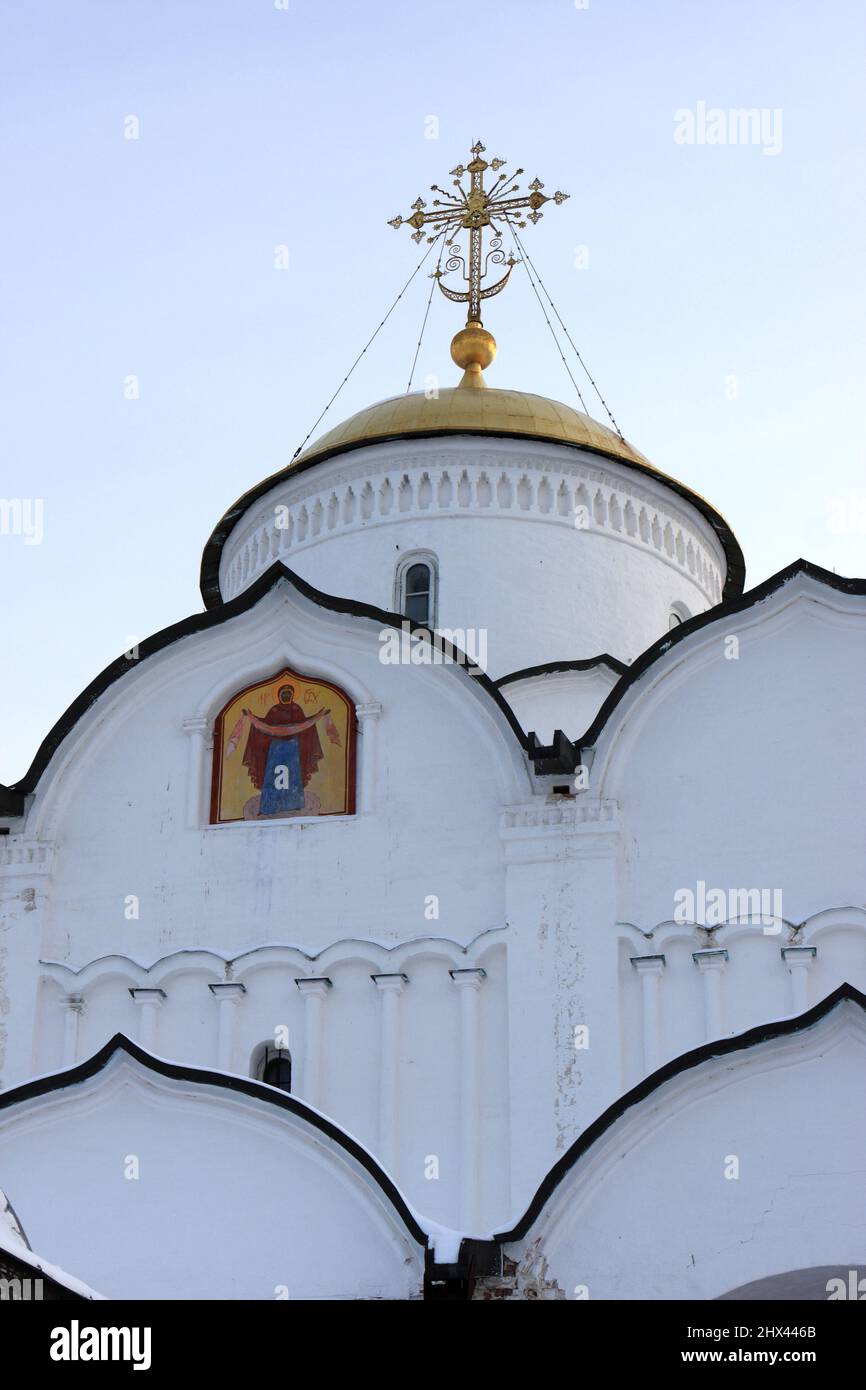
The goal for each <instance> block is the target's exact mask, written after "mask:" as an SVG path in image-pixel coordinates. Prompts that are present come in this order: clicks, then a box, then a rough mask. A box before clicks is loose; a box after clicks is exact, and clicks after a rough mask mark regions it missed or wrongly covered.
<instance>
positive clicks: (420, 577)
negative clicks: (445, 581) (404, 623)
mask: <svg viewBox="0 0 866 1390" xmlns="http://www.w3.org/2000/svg"><path fill="white" fill-rule="evenodd" d="M432 582H433V576H432V574H431V571H430V566H429V565H422V564H418V565H410V566H409V568H408V569H407V571H406V596H405V599H404V609H403V611H404V612H405V614H406V617H407V618H411V619H412V621H413V622H415V623H425V624H427V623H429V622H430V598H431V594H432Z"/></svg>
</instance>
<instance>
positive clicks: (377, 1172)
mask: <svg viewBox="0 0 866 1390" xmlns="http://www.w3.org/2000/svg"><path fill="white" fill-rule="evenodd" d="M117 1052H125V1053H126V1054H127V1056H129V1057H131V1058H132V1059H133V1060H134V1061H136V1062H139V1063H140V1064H141V1065H142V1066H144V1067H147V1068H148V1069H149V1070H150V1071H153V1072H156V1073H157V1074H158V1075H159V1076H167V1077H169V1078H170V1079H171V1080H172V1081H193V1082H196V1081H197V1082H201V1084H202V1085H205V1086H217V1087H219V1088H221V1089H222V1090H224V1091H237V1092H238V1093H239V1094H240V1095H244V1096H250V1097H251V1098H252V1099H253V1100H262V1101H266V1102H268V1104H270V1105H275V1106H276V1107H277V1109H279V1110H288V1111H289V1112H290V1113H291V1114H292V1115H297V1116H298V1117H299V1119H302V1120H306V1122H307V1124H309V1125H312V1127H313V1129H318V1130H319V1131H320V1132H321V1133H322V1134H325V1135H327V1137H328V1138H329V1139H332V1140H333V1141H334V1142H335V1143H336V1144H337V1145H339V1147H340V1148H342V1149H345V1150H346V1152H347V1153H349V1154H351V1156H352V1158H354V1159H355V1160H356V1162H357V1163H359V1164H360V1165H361V1167H362V1168H364V1169H365V1170H366V1172H368V1173H369V1174H370V1177H371V1178H373V1180H374V1181H375V1182H376V1183H377V1184H378V1185H379V1187H380V1188H381V1189H382V1191H383V1193H384V1194H385V1196H386V1197H387V1198H388V1201H389V1202H390V1203H391V1205H392V1206H393V1207H394V1209H395V1211H397V1212H398V1213H399V1215H400V1217H401V1219H402V1221H403V1224H404V1225H405V1226H406V1229H407V1230H408V1231H409V1233H410V1235H412V1237H413V1238H414V1239H415V1240H416V1241H417V1242H418V1244H419V1245H421V1246H423V1247H424V1249H425V1250H426V1249H427V1246H428V1237H427V1232H426V1231H425V1230H424V1229H423V1228H422V1227H421V1226H420V1225H419V1224H418V1222H417V1220H416V1219H415V1216H414V1215H413V1213H412V1211H411V1209H410V1208H409V1206H408V1205H407V1204H406V1201H405V1199H404V1198H403V1197H402V1195H401V1194H400V1192H399V1191H398V1189H397V1188H396V1187H395V1186H394V1183H393V1182H392V1181H391V1179H390V1178H389V1177H388V1174H387V1173H386V1172H385V1170H384V1168H380V1166H379V1164H378V1163H377V1162H376V1160H375V1158H373V1156H372V1154H370V1153H369V1152H368V1151H367V1150H366V1149H365V1148H364V1147H363V1146H362V1145H361V1144H359V1143H358V1141H357V1140H356V1139H353V1138H352V1137H351V1135H349V1134H346V1133H345V1132H344V1131H343V1130H342V1129H340V1128H339V1126H338V1125H335V1124H334V1123H333V1122H332V1121H331V1120H328V1119H326V1118H325V1116H324V1115H320V1114H319V1113H318V1111H316V1110H312V1109H310V1107H309V1106H308V1105H306V1104H305V1102H304V1101H302V1100H299V1099H298V1098H297V1097H296V1096H292V1095H288V1094H287V1093H286V1092H285V1091H278V1090H276V1089H275V1088H274V1087H273V1086H266V1085H265V1084H264V1083H263V1082H261V1081H254V1080H252V1078H251V1077H246V1076H233V1075H230V1074H229V1073H227V1072H221V1071H212V1070H211V1069H210V1068H209V1067H191V1066H187V1065H186V1064H185V1063H183V1062H169V1061H166V1059H165V1058H163V1057H154V1056H153V1055H152V1054H151V1053H150V1052H147V1051H145V1049H144V1048H142V1047H139V1045H138V1043H134V1042H132V1040H131V1039H130V1038H128V1037H127V1036H126V1035H125V1033H115V1034H114V1037H113V1038H110V1039H109V1041H108V1042H107V1043H105V1045H104V1046H103V1047H101V1048H100V1049H99V1051H98V1052H94V1054H93V1056H92V1057H88V1058H87V1060H86V1061H84V1062H78V1063H76V1065H75V1066H74V1067H69V1068H68V1070H66V1071H58V1072H52V1073H51V1074H50V1075H48V1076H37V1077H36V1078H34V1080H32V1081H25V1082H24V1083H23V1085H21V1086H15V1087H13V1088H12V1089H11V1090H9V1091H0V1111H2V1110H6V1109H8V1108H9V1107H10V1106H13V1105H19V1104H20V1103H21V1102H22V1101H27V1100H33V1099H35V1098H36V1097H37V1096H44V1095H49V1094H50V1093H51V1092H52V1091H62V1090H65V1089H66V1088H67V1087H69V1086H77V1085H78V1083H79V1082H81V1081H87V1080H88V1079H89V1078H90V1077H91V1076H95V1075H96V1074H97V1072H100V1071H102V1070H103V1068H104V1067H106V1066H107V1065H108V1063H109V1062H110V1061H111V1059H112V1057H113V1056H114V1055H115V1053H117Z"/></svg>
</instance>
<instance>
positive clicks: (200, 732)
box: [183, 714, 210, 828]
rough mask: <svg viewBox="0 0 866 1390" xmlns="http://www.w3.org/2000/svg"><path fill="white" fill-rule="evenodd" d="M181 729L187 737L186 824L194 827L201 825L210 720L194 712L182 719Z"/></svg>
mask: <svg viewBox="0 0 866 1390" xmlns="http://www.w3.org/2000/svg"><path fill="white" fill-rule="evenodd" d="M183 731H184V733H185V734H187V735H188V737H189V760H188V769H187V811H186V819H187V825H189V826H190V827H192V828H195V827H197V826H199V825H201V823H202V820H205V821H206V820H207V819H208V817H207V816H206V815H205V816H202V798H203V796H204V788H205V786H206V785H207V782H208V779H207V778H206V777H205V766H204V764H205V754H206V752H207V744H208V735H209V733H210V721H209V720H207V719H205V718H204V716H203V715H199V714H196V715H194V716H193V717H192V718H191V719H185V720H184V721H183Z"/></svg>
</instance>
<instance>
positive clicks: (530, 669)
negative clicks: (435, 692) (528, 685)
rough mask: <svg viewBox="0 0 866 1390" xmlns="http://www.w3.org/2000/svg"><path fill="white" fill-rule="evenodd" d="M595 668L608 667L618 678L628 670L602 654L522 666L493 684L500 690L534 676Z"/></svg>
mask: <svg viewBox="0 0 866 1390" xmlns="http://www.w3.org/2000/svg"><path fill="white" fill-rule="evenodd" d="M596 666H609V667H610V669H611V670H612V671H614V672H616V674H617V675H618V676H624V675H625V673H626V671H627V670H628V666H627V665H626V664H625V662H624V661H617V659H616V657H615V656H609V655H608V653H607V652H602V653H601V655H600V656H587V657H583V658H582V659H581V660H580V661H545V662H544V664H543V665H542V666H524V667H522V669H521V670H520V671H512V672H511V674H510V675H507V676H500V677H499V679H498V680H496V681H494V682H493V684H494V685H495V686H496V689H497V690H501V688H502V686H503V685H511V684H512V683H513V682H514V681H524V680H531V679H532V678H533V677H534V676H549V675H553V674H554V673H555V672H556V671H591V670H592V669H593V668H594V667H596Z"/></svg>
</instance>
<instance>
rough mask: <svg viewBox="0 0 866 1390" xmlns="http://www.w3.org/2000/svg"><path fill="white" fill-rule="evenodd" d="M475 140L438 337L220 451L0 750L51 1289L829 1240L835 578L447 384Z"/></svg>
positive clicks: (842, 1080) (848, 771) (341, 1284)
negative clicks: (170, 618)
mask: <svg viewBox="0 0 866 1390" xmlns="http://www.w3.org/2000/svg"><path fill="white" fill-rule="evenodd" d="M472 156H473V158H472V160H471V162H470V164H469V165H468V166H467V167H466V169H465V170H464V169H463V168H462V166H458V169H459V170H460V173H459V174H458V180H459V179H460V178H461V177H464V176H466V177H468V180H469V188H468V191H467V192H466V193H465V200H464V202H462V203H461V204H460V208H459V225H460V227H461V228H462V230H463V232H464V233H466V234H468V238H469V254H468V256H467V257H466V259H465V262H464V263H463V264H464V268H465V273H466V283H467V285H468V288H467V289H466V290H465V291H460V292H458V291H456V290H454V289H453V288H452V289H451V291H450V293H449V294H448V297H449V298H458V299H460V298H462V299H464V300H468V304H469V321H468V323H467V327H466V328H464V329H463V330H462V331H461V332H460V333H458V334H457V336H456V338H455V339H454V343H453V344H452V355H453V357H454V360H455V362H456V363H457V364H458V367H459V368H460V369H461V370H462V377H461V376H460V374H459V372H458V373H455V377H454V384H449V385H447V386H442V387H441V389H439V390H438V391H436V390H432V391H430V390H428V391H427V392H418V393H409V394H405V395H400V396H395V397H393V398H392V399H390V400H385V401H380V402H378V403H376V404H374V405H372V406H370V407H369V408H368V409H366V410H362V411H361V412H360V413H358V414H356V415H354V416H352V417H351V418H350V419H348V420H345V421H344V422H343V423H341V424H339V425H337V426H336V428H333V429H331V430H330V431H329V432H327V433H325V434H323V435H321V436H320V437H319V438H318V439H317V440H316V441H315V442H313V443H312V444H311V445H310V446H309V447H308V448H307V449H306V450H305V451H304V452H303V453H301V454H300V455H299V456H298V457H296V458H295V459H294V460H293V461H292V463H291V464H290V465H289V466H288V467H286V468H284V469H283V470H282V471H281V472H279V473H276V474H274V475H273V476H272V477H269V478H266V479H265V480H264V481H263V482H257V483H254V484H253V486H251V487H250V488H249V490H248V491H246V492H245V493H244V495H243V496H242V497H241V498H240V499H239V500H238V501H237V502H235V503H234V504H233V505H232V506H231V507H229V509H228V511H227V512H226V513H225V515H224V516H223V518H222V519H221V520H220V521H219V522H218V523H217V525H216V527H215V529H214V530H213V533H212V535H211V537H210V539H209V540H208V542H207V545H206V546H205V550H204V556H203V561H202V569H201V587H202V595H203V599H204V611H203V612H200V613H196V614H194V615H193V616H191V617H190V618H188V619H186V620H185V621H183V622H181V623H178V624H177V625H175V626H174V627H171V628H168V629H166V630H165V631H162V632H159V633H157V634H156V635H154V636H153V637H151V638H149V639H148V640H147V641H144V642H142V643H141V645H140V647H139V648H138V649H137V650H136V651H133V652H130V653H127V654H125V655H124V656H122V657H120V658H118V659H117V660H116V661H115V662H114V663H113V664H112V665H111V666H109V667H108V668H107V669H106V670H105V671H103V672H102V673H101V674H100V675H98V676H97V677H96V678H95V679H94V680H93V682H92V683H91V684H90V685H89V686H88V687H87V689H86V690H84V691H83V692H82V693H81V695H80V696H79V697H78V698H77V699H76V700H75V701H74V703H73V704H72V705H71V706H70V708H69V709H68V710H67V711H66V713H65V714H64V715H63V716H62V718H61V719H60V721H59V722H58V723H57V724H56V725H55V727H54V728H53V729H52V730H51V731H50V732H49V733H48V734H47V735H46V737H45V739H44V741H43V743H42V745H41V746H40V748H39V749H38V751H37V752H36V755H35V758H34V760H33V763H32V766H31V768H30V770H29V772H28V773H27V775H26V776H25V777H24V778H23V779H22V780H21V781H20V782H19V783H18V784H16V785H14V786H10V787H2V788H0V1189H2V1196H0V1273H3V1272H4V1271H5V1272H8V1271H18V1272H19V1273H22V1274H23V1273H26V1272H28V1271H30V1272H32V1273H34V1274H41V1275H42V1276H43V1277H44V1279H45V1280H46V1281H47V1282H48V1284H49V1285H50V1287H51V1288H53V1289H55V1294H54V1295H52V1296H58V1297H75V1296H82V1295H83V1296H85V1297H92V1296H97V1295H101V1296H102V1297H105V1298H109V1299H152V1298H160V1299H166V1298H168V1299H186V1298H198V1299H201V1298H205V1299H259V1300H261V1299H265V1300H266V1299H275V1298H277V1299H279V1298H288V1299H422V1298H428V1299H437V1298H438V1299H444V1298H451V1299H459V1298H466V1299H469V1298H475V1299H493V1298H496V1299H508V1298H514V1299H531V1298H542V1299H575V1300H580V1299H590V1300H605V1299H622V1300H626V1299H640V1300H655V1299H665V1300H681V1299H700V1300H714V1299H724V1298H731V1297H747V1298H767V1299H779V1300H789V1299H790V1300H794V1299H826V1298H828V1297H832V1296H835V1295H834V1293H833V1290H834V1289H835V1288H836V1287H837V1284H836V1283H834V1281H838V1280H841V1281H843V1283H845V1284H846V1287H847V1281H848V1280H849V1278H850V1272H851V1271H852V1270H853V1271H855V1272H856V1273H855V1278H856V1279H859V1278H860V1277H861V1276H862V1275H863V1274H864V1273H866V1270H864V1265H866V1202H864V1199H863V1186H862V1173H863V1170H864V1168H866V1106H864V1103H863V1102H864V1083H866V997H864V993H862V992H861V991H864V992H866V834H864V810H863V806H864V794H863V789H864V786H866V740H864V717H863V709H864V704H863V692H864V689H866V581H864V580H862V579H844V578H840V577H838V576H836V575H835V574H831V573H829V572H827V571H825V570H823V569H819V568H817V567H815V566H813V565H810V564H809V563H807V562H806V561H803V560H795V561H794V562H793V563H792V564H790V565H789V566H788V567H787V568H786V569H784V570H782V571H781V572H780V573H778V574H776V575H774V576H773V577H772V578H771V579H769V580H767V581H765V582H764V583H762V584H760V585H759V586H758V587H756V588H752V589H750V590H745V589H744V581H745V564H744V559H743V555H742V552H741V550H740V547H739V545H738V543H737V540H736V538H735V536H734V534H733V532H732V530H731V528H730V526H729V524H728V523H727V522H726V521H725V519H724V518H723V517H722V516H721V515H720V514H719V513H718V512H717V511H716V510H715V508H714V507H713V505H712V504H711V503H710V502H708V501H706V500H704V499H703V498H702V497H700V496H698V495H697V494H696V493H695V492H693V491H692V490H691V489H690V488H689V487H688V485H687V484H686V483H684V482H679V481H676V480H674V479H673V478H671V477H669V476H668V475H667V474H666V473H664V472H663V471H661V469H660V468H659V467H658V466H656V464H655V463H654V462H650V461H649V460H648V459H647V458H645V457H644V456H643V454H641V453H640V452H639V451H638V450H637V449H636V448H635V447H634V446H633V445H631V444H630V443H628V442H626V440H625V439H624V438H623V437H622V435H621V434H620V433H619V432H618V431H617V430H616V429H615V428H614V427H613V426H606V425H603V424H600V423H598V422H596V421H595V420H594V419H591V418H589V416H588V415H586V414H585V413H583V412H581V411H578V410H576V409H573V408H572V407H571V406H569V405H565V404H562V403H560V402H559V401H556V400H553V399H548V398H547V397H542V396H538V395H531V394H528V393H525V392H522V391H518V390H505V389H501V388H497V387H496V386H495V385H488V384H487V382H486V380H485V370H486V369H487V368H489V367H490V365H491V363H492V359H493V356H494V353H495V344H494V342H493V339H492V337H491V335H490V334H489V333H488V332H487V330H486V329H485V328H484V327H483V326H482V320H481V313H480V309H481V300H482V299H483V298H485V297H489V295H490V294H492V293H494V292H496V291H497V290H498V289H500V288H502V284H503V283H504V280H503V281H500V282H499V283H498V284H495V285H493V286H490V287H488V288H486V289H485V288H484V284H483V281H482V280H481V278H480V268H481V257H480V255H478V254H476V251H477V250H478V248H479V246H480V238H481V235H482V234H485V235H489V234H491V232H494V233H495V232H496V230H497V220H499V221H500V223H502V224H504V223H507V222H508V221H509V219H510V218H511V217H513V216H516V214H515V213H513V212H512V211H511V207H512V206H514V207H519V206H520V202H519V199H518V198H517V197H512V198H511V204H510V205H509V206H508V207H505V206H504V204H503V205H501V206H497V202H496V199H497V198H499V199H500V200H502V199H503V195H504V194H506V193H507V194H509V195H511V193H512V191H513V190H512V186H511V185H510V184H508V183H507V181H506V183H505V184H502V182H501V180H496V181H495V182H493V183H491V185H490V188H489V190H485V188H484V175H485V173H487V171H488V170H490V171H492V172H491V173H490V174H488V178H493V177H494V175H495V174H496V171H497V169H498V165H499V163H500V161H490V162H489V163H488V162H487V161H486V160H485V159H484V158H483V147H481V146H476V147H474V149H473V151H472ZM536 184H537V181H536ZM540 187H541V185H538V186H537V187H535V185H530V188H531V190H532V192H531V193H530V195H529V196H528V197H527V198H526V199H525V200H524V202H523V204H522V206H523V208H524V209H526V208H528V209H529V220H530V221H532V220H537V215H540V214H539V212H538V209H539V207H540V205H541V204H542V203H546V202H550V203H553V202H554V201H556V202H559V201H560V200H561V199H562V198H564V196H565V195H560V194H557V195H555V199H553V198H551V199H548V198H546V197H545V196H544V195H542V194H541V193H540V192H539V191H538V189H540ZM440 191H441V190H440ZM448 197H449V198H451V199H455V195H453V194H449V195H448ZM419 203H420V200H419ZM445 206H446V212H447V211H448V209H449V208H450V207H451V204H446V205H445ZM434 208H435V205H434ZM533 215H536V216H533ZM437 216H438V217H439V218H440V219H442V226H441V228H440V227H439V225H438V224H437V222H436V220H435V219H436V217H437ZM419 219H420V220H419ZM401 220H402V219H399V218H398V219H395V222H396V223H397V224H399V223H400V222H401ZM407 221H408V223H409V225H410V226H414V227H415V229H416V237H415V239H416V241H420V239H421V237H422V236H423V235H424V231H425V229H432V232H433V234H434V236H433V237H431V238H430V240H431V242H432V241H433V240H434V237H435V236H437V235H439V232H440V230H441V231H443V232H445V231H448V229H449V228H450V227H451V226H452V224H453V219H452V220H451V222H448V221H447V219H446V216H445V213H438V214H437V213H436V212H435V211H432V212H429V211H426V210H425V205H423V204H421V206H420V208H419V207H418V206H416V207H415V211H414V213H413V217H412V218H409V219H407ZM516 225H517V226H518V227H521V226H523V225H524V222H522V221H521V222H517V223H516ZM445 245H446V246H448V247H449V251H450V252H451V255H450V259H449V264H450V265H451V268H452V271H453V270H454V269H455V268H456V269H457V270H458V278H459V267H455V266H454V264H453V262H454V260H455V259H458V260H459V259H460V257H459V256H458V251H457V247H456V246H455V245H453V244H452V243H449V242H446V243H445ZM498 263H499V264H502V261H500V262H498ZM511 269H512V263H509V264H508V267H507V271H506V273H505V276H504V279H507V278H508V275H509V274H510V273H511ZM449 283H451V284H452V285H453V283H454V281H453V280H452V281H450V282H449ZM440 287H441V288H442V289H443V292H446V293H447V290H446V279H444V278H443V279H442V280H441V284H440ZM660 462H662V463H663V460H660ZM826 466H827V467H832V460H829V461H827V462H826ZM840 1296H841V1295H840Z"/></svg>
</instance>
